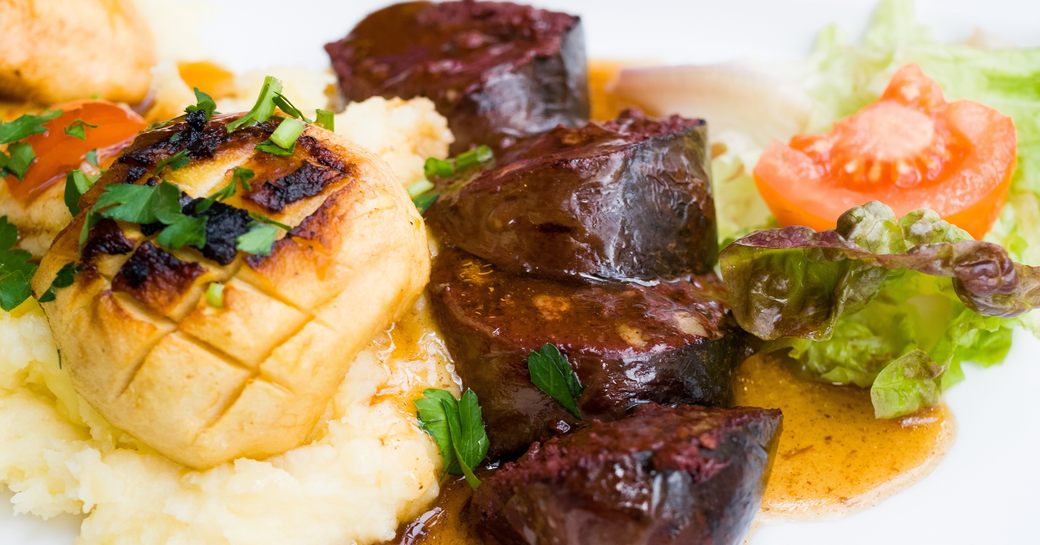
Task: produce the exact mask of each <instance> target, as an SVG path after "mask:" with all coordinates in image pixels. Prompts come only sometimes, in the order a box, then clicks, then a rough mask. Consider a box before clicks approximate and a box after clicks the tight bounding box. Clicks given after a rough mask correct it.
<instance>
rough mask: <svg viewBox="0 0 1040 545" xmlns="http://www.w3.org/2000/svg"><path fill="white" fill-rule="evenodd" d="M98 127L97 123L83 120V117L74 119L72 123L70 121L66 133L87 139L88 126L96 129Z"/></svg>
mask: <svg viewBox="0 0 1040 545" xmlns="http://www.w3.org/2000/svg"><path fill="white" fill-rule="evenodd" d="M97 127H98V126H97V125H93V124H91V123H87V122H86V121H83V120H82V119H77V120H75V121H73V122H72V123H69V125H68V126H67V127H65V134H66V135H68V136H71V137H73V138H79V139H80V140H86V139H87V129H88V128H91V129H96V128H97Z"/></svg>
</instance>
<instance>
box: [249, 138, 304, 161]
mask: <svg viewBox="0 0 1040 545" xmlns="http://www.w3.org/2000/svg"><path fill="white" fill-rule="evenodd" d="M256 149H257V151H263V152H266V153H270V154H271V155H277V156H279V157H288V156H290V155H292V154H293V152H294V151H296V143H295V142H294V143H293V146H292V147H291V148H289V149H285V148H283V147H281V146H279V145H278V144H275V143H274V142H272V141H270V140H264V141H263V142H260V143H259V144H257V145H256Z"/></svg>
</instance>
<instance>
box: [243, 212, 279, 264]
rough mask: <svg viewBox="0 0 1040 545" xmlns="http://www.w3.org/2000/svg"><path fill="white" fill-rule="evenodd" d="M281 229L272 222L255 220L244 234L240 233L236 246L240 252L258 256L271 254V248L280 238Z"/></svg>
mask: <svg viewBox="0 0 1040 545" xmlns="http://www.w3.org/2000/svg"><path fill="white" fill-rule="evenodd" d="M279 231H280V229H279V228H278V226H276V225H271V224H270V223H263V222H259V221H258V222H255V223H253V225H252V226H251V227H250V228H249V230H248V231H246V232H245V233H244V234H242V235H240V236H239V237H238V239H237V240H236V243H235V248H236V249H237V250H238V251H240V252H246V253H248V254H253V255H258V256H268V255H271V249H272V248H273V247H274V243H275V241H276V240H278V233H279Z"/></svg>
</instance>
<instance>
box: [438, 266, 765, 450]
mask: <svg viewBox="0 0 1040 545" xmlns="http://www.w3.org/2000/svg"><path fill="white" fill-rule="evenodd" d="M719 289H720V285H719V281H718V279H717V278H716V277H714V276H704V277H695V278H693V279H692V280H678V281H673V282H662V283H659V284H657V285H653V286H641V285H636V284H621V283H618V284H581V283H561V282H558V281H554V280H547V279H541V278H534V277H529V276H522V275H513V274H509V273H505V272H501V271H498V270H496V269H495V268H494V267H492V266H490V265H488V264H487V263H485V262H483V261H481V260H480V259H478V258H475V257H473V256H469V255H467V254H465V253H464V252H461V251H459V250H447V251H445V252H442V253H441V254H440V255H439V256H438V257H437V259H436V260H435V264H434V270H433V275H432V279H431V283H430V286H429V288H428V290H429V293H430V300H431V304H432V308H433V311H434V316H435V317H436V319H437V323H438V325H439V326H440V328H441V330H442V331H443V333H444V336H445V338H446V340H447V344H448V348H449V349H450V351H451V353H452V356H453V357H454V359H455V365H456V370H457V371H458V373H459V375H460V376H461V377H462V380H463V383H464V384H465V385H466V386H467V387H468V388H472V389H473V390H474V391H475V392H476V393H477V395H478V396H479V398H480V401H481V405H482V407H483V410H484V417H485V420H486V422H487V427H488V435H489V437H490V439H491V449H492V455H493V456H494V455H503V454H505V455H508V454H513V453H518V452H521V451H522V450H523V449H525V448H527V446H528V445H529V444H530V443H531V442H532V441H534V440H536V439H539V438H541V437H545V436H546V435H547V434H548V433H551V431H550V430H553V429H557V430H566V429H567V428H569V427H570V426H571V425H573V424H575V423H576V422H577V419H576V418H575V417H574V416H573V415H571V414H570V413H568V412H567V411H565V410H564V409H563V407H562V406H560V405H559V403H557V402H556V401H554V400H553V399H552V398H550V397H549V396H547V395H546V394H545V393H543V392H542V391H541V390H539V389H538V388H537V387H536V386H535V385H534V384H533V383H532V382H531V377H530V372H529V370H528V366H527V358H528V356H529V355H530V354H531V352H532V351H534V350H537V349H539V348H541V347H542V346H543V345H544V344H546V343H552V344H554V345H556V346H557V347H558V348H559V349H560V350H561V351H562V352H563V353H564V354H565V355H566V356H567V357H568V358H569V360H570V362H571V364H572V365H573V367H574V370H575V372H576V374H577V376H578V378H579V380H580V381H581V383H582V384H583V385H584V392H583V393H582V395H581V396H580V398H579V399H578V406H579V408H580V410H581V413H582V416H583V417H584V418H586V419H588V418H604V419H610V418H617V417H620V416H622V415H624V414H625V412H626V411H627V410H628V409H629V408H631V407H632V406H634V405H637V404H640V403H645V402H648V401H656V402H664V403H697V404H705V405H720V404H725V403H726V402H728V401H729V400H730V396H731V379H732V372H733V369H734V368H735V367H736V365H737V364H738V363H739V362H740V361H741V360H742V358H743V357H744V356H745V355H746V353H747V348H746V344H745V341H746V336H745V335H744V334H743V332H741V331H740V329H739V328H738V327H737V326H736V324H735V322H733V320H732V318H731V317H730V315H729V312H728V309H727V308H726V307H725V305H724V304H723V303H721V302H720V300H721V296H720V293H719Z"/></svg>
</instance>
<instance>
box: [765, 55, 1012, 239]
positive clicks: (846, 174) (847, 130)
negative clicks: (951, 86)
mask: <svg viewBox="0 0 1040 545" xmlns="http://www.w3.org/2000/svg"><path fill="white" fill-rule="evenodd" d="M1015 146H1016V138H1015V125H1014V122H1013V121H1012V120H1011V118H1010V117H1008V116H1005V115H1003V114H1001V113H1000V112H998V111H996V110H994V109H992V108H990V107H987V106H983V105H982V104H979V103H976V102H970V101H966V100H960V101H956V102H947V101H946V100H945V99H944V98H943V94H942V90H941V89H940V88H939V86H938V84H936V83H935V82H934V81H932V80H931V79H929V78H928V77H927V76H925V75H924V74H923V73H922V72H921V69H920V68H919V67H917V66H916V65H907V66H904V67H902V68H901V69H899V71H898V72H896V73H895V75H894V76H893V77H892V81H891V82H890V83H889V85H888V89H886V90H885V93H884V94H883V95H882V96H881V98H880V99H879V100H878V102H876V103H874V104H871V105H869V106H867V107H865V108H863V109H862V110H860V111H859V112H857V113H856V114H854V115H852V116H850V117H847V118H845V119H842V120H841V121H838V122H837V123H835V124H834V128H833V129H832V130H831V132H829V133H827V134H820V135H799V136H795V137H794V138H792V139H791V142H790V144H788V145H784V144H781V143H779V142H774V143H773V144H772V145H770V146H769V147H768V148H766V150H765V152H763V154H762V158H761V159H759V162H758V164H757V165H756V166H755V171H754V174H755V182H756V183H757V185H758V189H759V192H760V193H761V194H762V197H763V198H764V199H765V201H766V203H768V204H769V208H770V209H771V210H772V212H773V215H775V216H776V218H777V221H779V222H780V223H781V224H782V225H806V226H809V227H812V228H814V229H817V230H823V229H832V228H834V226H835V223H836V222H837V219H838V216H840V215H841V214H842V213H843V212H845V211H846V210H848V209H850V208H853V207H855V206H858V205H861V204H863V203H865V202H868V201H872V200H879V201H881V202H884V203H885V204H887V205H889V206H890V207H892V209H893V210H894V211H895V212H896V214H898V215H903V214H905V213H907V212H910V211H912V210H915V209H918V208H931V209H933V210H935V211H936V212H937V213H939V215H940V216H942V217H943V218H945V219H946V220H947V221H950V222H951V223H954V224H955V225H958V226H960V227H961V228H963V229H964V230H966V231H968V232H969V233H971V234H972V236H974V237H976V238H981V237H982V236H983V235H984V234H986V232H987V231H988V230H989V229H990V227H992V225H993V222H994V221H996V219H997V216H998V215H999V214H1000V209H1001V208H1002V207H1003V205H1004V201H1005V199H1006V198H1007V191H1008V185H1009V184H1010V182H1011V175H1012V174H1013V172H1014V169H1015V153H1016V148H1015Z"/></svg>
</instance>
